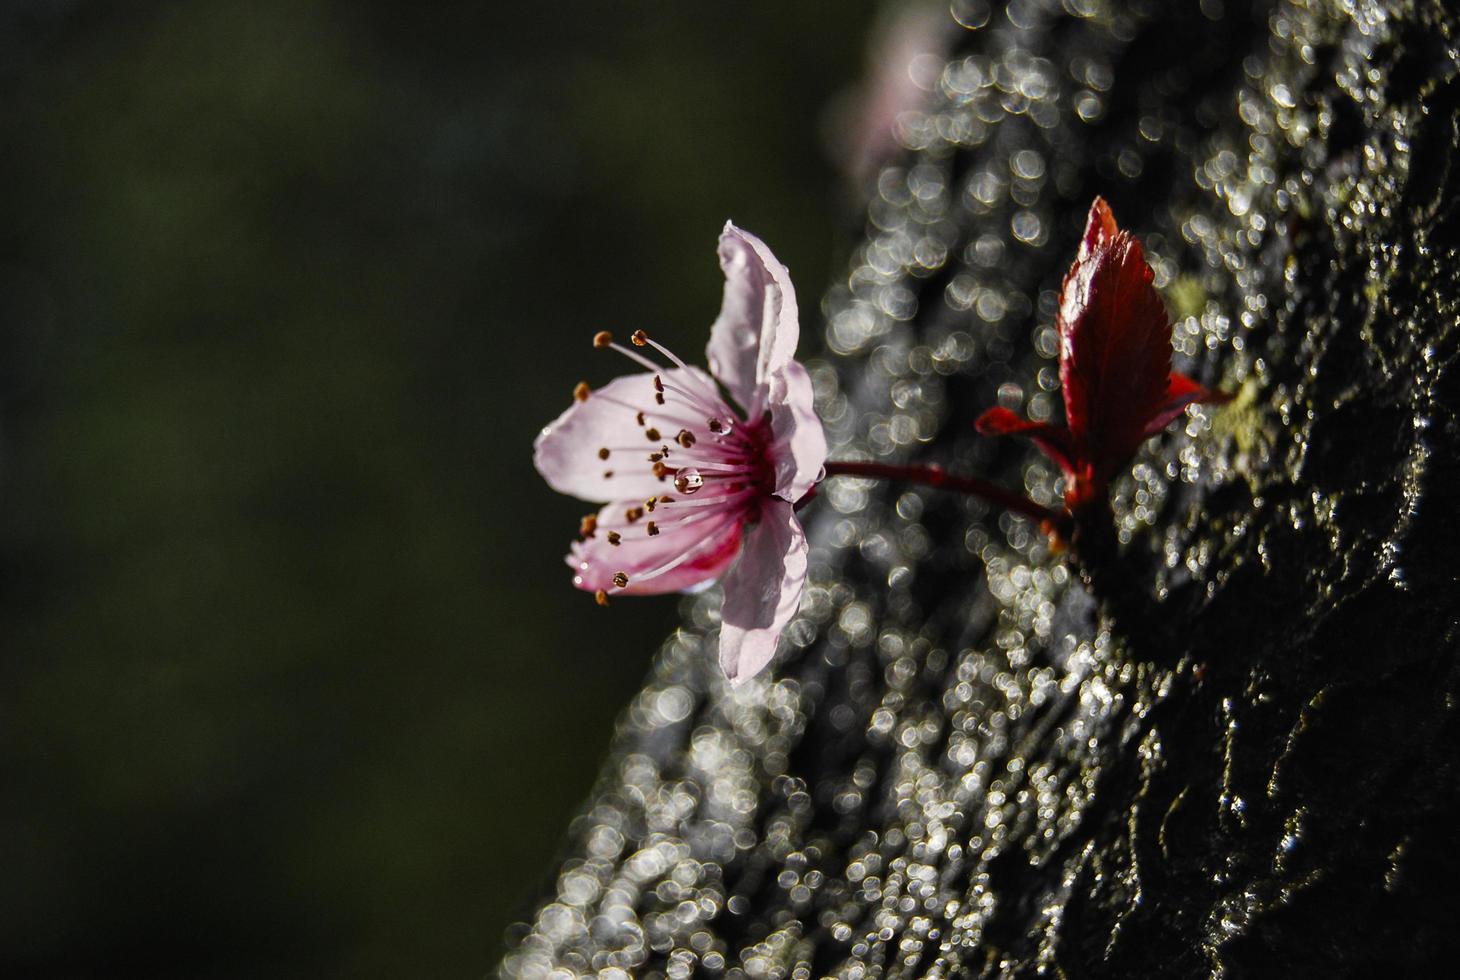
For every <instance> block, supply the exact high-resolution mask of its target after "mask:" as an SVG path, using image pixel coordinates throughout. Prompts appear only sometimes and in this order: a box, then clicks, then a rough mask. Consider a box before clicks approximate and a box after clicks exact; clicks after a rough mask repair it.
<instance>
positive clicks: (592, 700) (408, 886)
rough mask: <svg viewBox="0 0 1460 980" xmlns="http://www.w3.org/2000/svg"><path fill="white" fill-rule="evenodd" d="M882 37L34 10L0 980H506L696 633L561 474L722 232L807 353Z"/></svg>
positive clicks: (2, 522)
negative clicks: (306, 979) (616, 723)
mask: <svg viewBox="0 0 1460 980" xmlns="http://www.w3.org/2000/svg"><path fill="white" fill-rule="evenodd" d="M871 13H872V3H871V2H870V0H864V2H850V3H848V2H839V3H831V2H815V3H786V2H784V0H750V2H740V3H736V4H698V3H693V4H692V3H685V2H682V0H660V2H647V0H638V2H620V3H614V4H604V3H591V2H587V0H582V2H569V3H556V4H499V3H492V2H477V3H464V2H434V3H433V2H403V0H402V2H381V0H366V2H359V0H354V2H350V0H333V2H327V0H191V2H187V3H179V2H171V3H162V2H128V3H87V2H82V0H70V2H63V0H44V2H43V0H28V2H21V0H11V2H8V3H6V4H4V5H3V7H0V81H3V91H4V98H3V100H0V147H3V149H0V204H3V218H0V406H3V415H0V632H3V637H0V639H3V642H0V975H3V976H7V977H11V976H15V977H103V976H105V977H119V976H150V977H183V976H186V977H249V976H276V977H277V976H321V975H325V976H364V977H408V976H409V977H414V976H422V977H425V976H432V977H435V976H442V977H445V976H480V975H481V974H483V973H484V972H486V971H487V970H488V968H489V967H491V965H492V964H493V963H494V962H495V961H496V959H497V957H498V954H499V951H500V944H501V936H502V930H503V928H504V927H505V926H506V925H507V924H508V923H509V922H510V921H511V920H512V918H513V917H514V916H516V915H520V914H523V913H525V912H526V911H527V910H528V907H529V903H530V901H531V899H532V898H533V897H534V895H535V894H536V893H537V890H538V889H539V888H540V887H541V886H542V885H543V884H544V882H545V881H546V880H547V879H546V878H545V877H544V876H545V875H547V874H549V873H550V869H551V863H552V857H553V854H554V851H555V849H556V848H557V847H558V845H559V844H560V842H561V839H562V834H563V833H564V831H565V829H566V827H567V824H568V821H569V819H570V818H571V816H572V814H573V812H574V811H575V809H576V808H577V806H578V805H579V804H580V803H581V801H582V800H583V799H584V797H585V795H586V793H587V792H588V790H589V788H590V786H591V783H592V779H593V776H594V773H595V770H596V768H597V766H598V764H599V762H600V761H601V759H602V757H603V753H604V751H605V749H606V745H607V740H608V737H609V734H610V732H611V728H612V723H613V719H614V717H615V715H616V714H617V712H618V711H619V710H620V708H621V707H622V705H623V704H624V703H625V701H626V699H627V698H628V697H629V695H630V694H631V693H632V692H633V691H634V690H635V689H636V687H637V684H638V682H639V680H640V679H641V677H642V676H643V673H644V672H645V670H646V668H647V666H648V662H649V657H650V655H651V653H652V652H653V650H654V649H655V647H656V646H657V645H658V643H659V641H660V640H661V638H662V637H663V635H664V634H665V633H666V632H667V631H668V630H669V629H670V628H671V627H672V624H673V622H674V620H675V608H676V604H675V601H674V600H673V599H672V598H664V599H654V600H642V601H636V602H622V603H616V604H615V605H614V607H613V608H612V609H611V610H607V611H604V610H600V609H597V608H596V607H595V606H594V605H593V603H592V601H591V599H590V598H588V597H586V596H584V595H582V594H580V593H576V592H574V591H572V589H571V588H570V587H569V585H568V572H567V569H566V568H565V567H564V566H563V564H562V558H561V556H562V554H563V552H564V550H565V548H566V545H567V543H568V540H569V538H570V537H571V535H572V534H573V532H574V530H575V528H576V519H577V516H578V515H579V514H580V513H583V512H585V511H586V510H587V508H585V506H584V505H582V504H579V503H576V502H574V501H570V500H566V499H563V498H556V497H554V496H552V495H551V494H550V493H549V492H548V491H547V490H546V488H545V487H544V486H543V485H542V484H541V482H540V480H539V479H538V478H537V476H536V474H535V473H534V472H533V470H532V467H531V461H530V456H531V442H532V438H533V436H534V435H535V434H536V432H537V430H538V429H539V428H540V427H541V426H542V425H543V424H544V423H546V422H547V421H548V420H550V419H551V418H552V417H554V416H555V415H556V414H557V413H558V412H559V411H561V410H562V409H563V408H564V407H566V405H567V404H568V398H569V392H570V390H571V388H572V386H573V384H574V383H575V382H576V381H578V380H579V379H580V378H586V379H588V380H590V381H595V380H606V379H607V378H608V377H610V376H611V375H612V374H613V373H615V372H617V371H619V370H620V369H621V368H622V366H623V365H621V364H619V363H616V362H615V361H614V360H612V359H611V358H610V356H609V355H604V354H602V353H599V354H597V355H595V352H593V351H592V350H591V349H590V346H589V343H588V340H589V337H590V335H591V334H592V333H593V331H595V330H598V329H603V328H610V329H617V330H620V331H623V332H627V331H629V330H632V329H633V328H635V327H645V328H648V329H651V330H653V331H654V332H656V333H657V334H659V335H662V336H664V337H666V338H667V339H669V340H670V341H671V342H672V343H673V344H674V346H676V347H677V348H678V349H679V350H680V351H681V353H683V354H686V355H691V356H694V357H695V358H699V357H700V356H702V355H701V353H700V352H701V349H702V347H703V343H704V339H705V328H706V327H707V326H708V324H709V322H710V320H711V319H712V318H713V316H714V313H715V311H716V309H717V307H718V303H719V292H720V275H719V271H718V268H717V266H716V264H715V257H714V246H715V239H716V236H717V234H718V232H719V229H720V225H721V224H722V223H723V221H724V220H725V219H726V218H727V217H733V218H734V219H735V220H736V221H737V222H738V223H740V224H742V225H743V226H744V227H747V228H749V229H752V230H754V231H755V232H757V233H758V234H760V235H761V236H762V237H763V238H765V239H766V240H767V241H768V242H769V243H770V244H771V245H772V246H773V247H774V248H775V250H776V252H777V253H778V254H779V255H780V256H781V258H782V259H783V260H785V261H786V262H787V263H788V264H789V265H790V267H791V269H792V271H793V274H794V275H795V277H796V281H797V284H798V287H799V289H800V290H801V293H802V307H803V310H806V311H808V316H807V320H808V322H809V328H808V330H807V333H806V336H807V339H808V342H809V343H811V344H814V343H815V342H816V338H817V337H818V334H819V327H818V325H817V323H816V319H817V318H816V315H815V311H816V308H817V299H818V297H819V295H820V293H821V292H822V290H823V288H824V286H825V284H826V283H827V281H828V279H829V277H830V276H831V275H832V273H833V269H834V262H835V261H837V260H836V256H837V252H838V245H837V243H838V242H839V241H840V240H841V239H842V238H843V237H844V236H842V235H841V234H839V231H838V229H837V227H836V222H837V221H839V220H841V221H844V220H846V217H845V215H846V212H847V210H848V209H846V208H845V205H844V201H843V200H842V196H841V194H840V192H839V190H838V187H839V185H838V184H837V181H836V177H835V175H834V173H833V170H832V168H831V166H830V164H829V163H828V160H827V154H826V153H825V151H824V150H823V145H824V140H823V136H824V128H825V126H824V122H825V112H826V109H827V106H828V104H829V103H831V102H832V101H833V98H834V96H835V95H836V93H838V92H839V91H841V90H843V89H844V88H845V87H846V86H847V85H848V84H850V83H851V82H852V81H853V80H854V79H855V77H856V76H857V75H858V74H859V73H860V72H861V70H862V67H863V62H864V55H863V53H864V49H865V40H864V36H865V34H866V32H867V30H868V27H869V20H870V14H871Z"/></svg>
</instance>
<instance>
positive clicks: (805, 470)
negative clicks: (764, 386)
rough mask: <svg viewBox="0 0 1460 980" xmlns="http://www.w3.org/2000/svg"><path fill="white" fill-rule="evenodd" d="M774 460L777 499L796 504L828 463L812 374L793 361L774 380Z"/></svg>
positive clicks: (771, 397)
mask: <svg viewBox="0 0 1460 980" xmlns="http://www.w3.org/2000/svg"><path fill="white" fill-rule="evenodd" d="M769 408H770V412H771V438H772V442H771V447H770V454H771V461H772V463H773V465H774V467H775V480H776V489H775V493H776V496H778V497H781V498H783V499H785V500H789V501H790V502H791V503H793V504H794V503H796V502H797V501H798V500H800V499H801V498H802V497H804V496H806V494H807V493H808V492H809V491H810V490H811V488H812V487H814V486H815V485H816V481H817V480H818V479H819V478H820V476H821V467H822V465H823V464H825V462H826V432H825V430H823V429H822V427H821V418H820V417H819V416H818V415H817V414H816V405H815V399H814V398H813V396H812V392H811V375H809V374H807V373H806V369H805V368H804V367H802V366H801V364H800V362H798V361H791V362H790V363H789V364H787V365H786V366H785V367H784V368H782V369H781V370H780V371H779V372H777V373H776V374H775V375H774V376H773V377H772V378H771V384H770V388H769Z"/></svg>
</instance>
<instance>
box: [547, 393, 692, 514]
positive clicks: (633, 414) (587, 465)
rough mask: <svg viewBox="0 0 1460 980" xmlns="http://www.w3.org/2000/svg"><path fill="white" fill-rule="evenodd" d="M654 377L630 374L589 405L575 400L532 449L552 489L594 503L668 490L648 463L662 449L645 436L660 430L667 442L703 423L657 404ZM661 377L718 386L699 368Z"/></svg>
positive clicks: (591, 397)
mask: <svg viewBox="0 0 1460 980" xmlns="http://www.w3.org/2000/svg"><path fill="white" fill-rule="evenodd" d="M654 377H655V376H654V375H653V374H629V375H624V376H623V377H621V378H615V379H614V380H613V381H611V382H609V383H608V384H606V385H604V386H603V387H602V388H599V389H597V390H595V391H594V392H592V393H591V394H590V395H589V396H588V399H587V400H586V401H581V402H580V401H575V402H573V404H572V405H570V406H568V409H567V411H565V412H563V414H562V415H559V416H558V417H557V419H556V420H555V421H554V422H552V423H551V424H550V425H548V426H547V428H545V429H543V430H542V432H541V433H540V434H539V435H538V437H537V441H536V442H534V443H533V446H532V450H533V452H532V463H533V465H534V466H536V467H537V471H538V472H539V473H541V474H542V476H543V479H545V480H547V482H548V486H550V487H552V488H553V489H554V490H556V491H558V492H559V493H566V494H568V495H569V496H573V497H577V498H579V499H580V500H591V501H593V502H595V503H601V502H602V501H605V500H625V499H629V498H633V497H638V498H639V499H640V501H642V500H644V499H645V498H647V497H649V496H650V495H651V494H656V493H663V492H665V491H666V490H668V489H670V488H669V487H668V486H667V485H666V484H665V483H664V482H662V481H661V480H659V479H658V478H656V477H655V476H654V474H653V471H652V469H651V466H652V464H651V463H649V462H648V454H649V453H651V452H653V451H654V450H655V449H656V448H658V445H657V444H656V443H655V442H653V441H652V440H650V439H649V438H647V435H646V431H647V429H649V428H654V427H657V428H658V429H660V430H661V434H662V435H663V436H664V439H666V440H667V439H670V438H672V437H673V435H674V433H675V432H677V431H679V429H680V427H681V426H683V425H686V424H691V423H694V422H696V421H698V422H699V423H700V424H703V419H702V418H700V417H699V415H696V416H695V417H694V418H691V417H689V416H688V414H687V413H688V412H689V410H688V409H686V408H684V407H683V406H682V405H680V406H677V405H674V404H670V405H668V406H660V405H658V404H656V402H655V400H654V394H655V392H654ZM659 377H660V378H661V379H662V380H663V382H664V383H665V384H672V385H676V386H678V387H682V388H691V387H692V386H696V385H697V386H698V387H699V388H701V389H704V390H706V391H713V390H714V382H713V381H711V380H710V378H709V376H708V375H706V374H705V372H703V371H701V370H699V369H698V368H687V369H683V368H674V369H673V370H665V371H662V372H660V374H659ZM639 411H643V412H644V413H645V423H646V424H645V425H643V426H641V425H639V421H638V418H637V413H638V412H639ZM701 414H703V413H701ZM600 449H608V450H609V457H608V459H600V458H599V452H598V451H599V450H600ZM605 474H612V475H611V476H605Z"/></svg>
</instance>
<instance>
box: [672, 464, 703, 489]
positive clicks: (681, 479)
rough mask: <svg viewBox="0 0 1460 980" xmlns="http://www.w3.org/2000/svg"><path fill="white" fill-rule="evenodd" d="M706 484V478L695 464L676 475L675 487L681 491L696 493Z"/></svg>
mask: <svg viewBox="0 0 1460 980" xmlns="http://www.w3.org/2000/svg"><path fill="white" fill-rule="evenodd" d="M704 485H705V478H704V477H703V476H700V471H699V470H697V469H695V468H694V467H693V466H687V467H685V468H684V469H682V470H680V471H679V473H677V474H676V475H675V477H674V489H676V490H678V491H679V492H680V493H694V492H696V491H697V490H699V489H700V487H702V486H704Z"/></svg>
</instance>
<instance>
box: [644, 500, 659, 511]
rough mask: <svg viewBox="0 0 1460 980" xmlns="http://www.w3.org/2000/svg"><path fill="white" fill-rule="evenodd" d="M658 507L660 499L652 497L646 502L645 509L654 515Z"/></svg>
mask: <svg viewBox="0 0 1460 980" xmlns="http://www.w3.org/2000/svg"><path fill="white" fill-rule="evenodd" d="M657 506H659V498H658V497H650V498H649V499H648V500H646V501H644V509H645V510H647V511H648V512H649V513H651V514H652V513H654V508H655V507H657Z"/></svg>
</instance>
